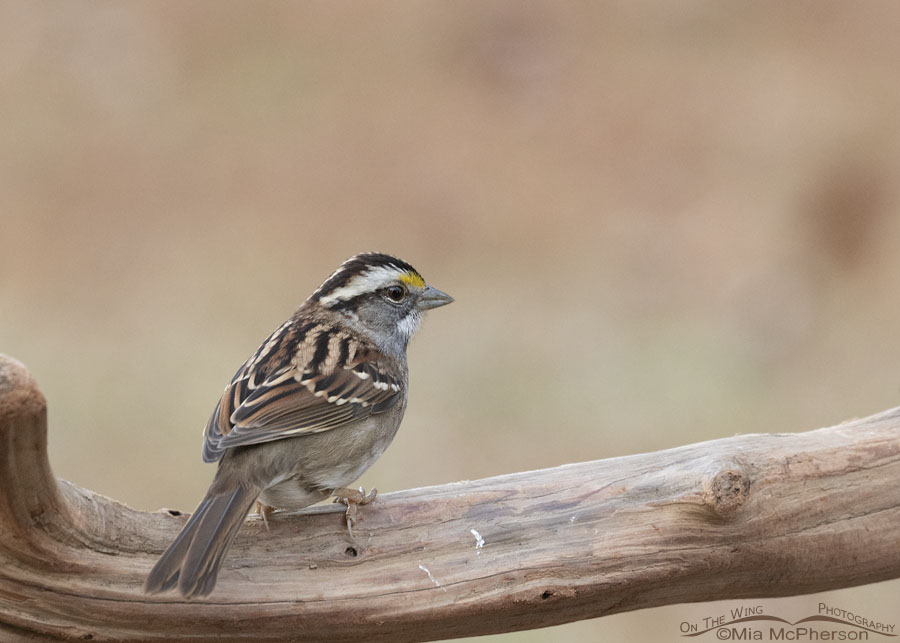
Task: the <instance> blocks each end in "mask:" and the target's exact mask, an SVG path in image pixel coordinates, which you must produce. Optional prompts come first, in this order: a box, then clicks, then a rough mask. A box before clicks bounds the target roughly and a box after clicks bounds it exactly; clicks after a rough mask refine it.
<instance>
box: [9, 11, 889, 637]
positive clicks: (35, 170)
mask: <svg viewBox="0 0 900 643" xmlns="http://www.w3.org/2000/svg"><path fill="white" fill-rule="evenodd" d="M898 28H900V4H897V3H893V2H871V3H840V2H800V3H782V2H760V3H746V4H743V5H737V4H728V3H721V2H712V1H691V2H680V3H670V2H652V1H642V2H631V3H622V4H607V3H585V4H578V3H559V2H543V3H542V2H528V3H516V2H492V3H483V2H478V1H467V2H453V3H442V2H382V3H377V4H376V3H347V2H338V3H330V2H329V3H324V2H323V3H296V4H289V3H272V2H262V3H249V2H247V3H236V2H225V3H223V2H209V1H203V2H194V3H181V2H132V3H113V2H90V3H88V2H65V3H49V2H5V3H3V4H0V88H2V89H0V236H2V249H0V351H2V352H5V353H8V354H11V355H13V356H15V357H17V358H18V359H20V360H22V361H24V362H25V363H26V364H27V365H28V366H29V368H30V369H31V370H32V372H33V373H34V374H35V376H36V377H37V379H38V381H39V383H40V385H41V386H42V388H43V390H44V392H45V393H46V395H47V397H48V399H49V404H50V420H51V433H50V455H51V460H52V464H53V467H54V469H55V471H56V473H57V474H58V475H60V476H61V477H64V478H66V479H68V480H71V481H73V482H75V483H77V484H79V485H82V486H85V487H89V488H91V489H94V490H96V491H99V492H102V493H104V494H107V495H109V496H112V497H115V498H117V499H119V500H122V501H124V502H126V503H128V504H130V505H132V506H135V507H139V508H142V509H157V508H159V507H161V506H168V507H177V508H180V509H183V510H190V509H192V508H193V506H194V504H195V503H196V502H197V501H198V500H199V498H200V497H201V495H202V494H203V492H204V490H205V488H206V485H207V484H208V482H209V480H210V478H211V477H212V474H213V467H211V466H205V465H203V464H202V463H201V460H200V433H201V429H202V427H203V426H204V425H205V422H206V419H207V416H208V414H209V413H210V412H211V411H212V409H213V406H214V405H215V402H216V399H217V397H218V395H219V393H220V392H221V390H222V387H223V386H224V385H225V384H226V383H227V380H228V379H229V377H230V376H231V375H232V373H233V372H234V370H235V369H236V368H237V366H238V365H239V364H240V363H241V362H242V361H243V360H244V359H245V358H246V357H247V356H248V355H249V354H250V353H251V351H253V350H254V349H255V348H256V346H257V345H258V343H259V342H260V341H261V340H262V339H263V338H264V337H265V336H266V335H267V334H268V333H269V332H270V331H271V330H272V329H273V328H274V327H275V326H276V325H278V324H279V323H280V322H281V321H283V319H285V318H286V317H287V316H288V315H289V314H290V312H291V311H292V310H293V309H294V307H295V306H296V305H297V304H299V303H300V302H301V301H302V300H303V299H304V298H305V297H306V296H307V295H308V294H310V293H311V292H312V290H313V289H314V288H315V287H316V286H317V285H318V284H319V283H320V282H321V281H322V280H323V279H324V278H325V277H326V276H328V274H330V272H331V271H332V270H333V269H334V268H335V267H336V266H337V265H338V263H339V262H340V261H342V260H343V259H345V258H346V257H347V256H349V255H351V254H353V253H356V252H359V251H363V250H380V251H385V252H390V253H394V254H397V255H398V256H400V257H402V258H404V259H406V260H408V261H410V262H411V263H412V264H413V265H415V266H416V267H417V268H418V269H419V270H420V271H421V272H422V273H423V274H424V275H425V277H426V279H428V280H429V281H431V282H432V283H434V284H435V285H436V286H438V287H439V288H442V289H444V290H446V291H448V292H450V293H452V294H453V295H454V296H455V297H456V299H457V301H456V303H455V304H453V306H450V307H449V308H446V309H441V310H440V311H436V312H434V313H432V314H431V315H430V316H429V318H428V320H427V322H426V324H425V326H424V328H423V330H422V332H421V333H420V335H419V336H418V337H417V339H416V340H415V341H414V342H413V345H412V346H411V348H410V363H411V372H412V378H413V380H412V381H413V388H412V393H411V400H410V406H409V411H408V413H407V416H406V420H405V421H404V425H403V427H402V429H401V431H400V433H399V434H398V437H397V439H396V441H395V442H394V444H393V446H392V447H391V449H390V450H389V451H388V452H387V454H386V455H385V456H384V457H383V458H382V460H381V461H380V462H379V463H378V464H377V465H376V466H375V467H374V468H373V469H372V470H371V471H370V472H369V473H367V474H366V476H365V477H364V479H363V480H362V483H364V484H366V485H367V486H369V485H376V486H377V487H378V488H379V489H381V490H383V491H389V490H396V489H401V488H407V487H414V486H420V485H428V484H435V483H441V482H448V481H453V480H461V479H472V478H478V477H482V476H489V475H493V474H499V473H505V472H511V471H517V470H526V469H532V468H539V467H549V466H553V465H558V464H562V463H565V462H572V461H581V460H586V459H595V458H605V457H610V456H617V455H622V454H628V453H636V452H642V451H650V450H656V449H663V448H667V447H672V446H675V445H681V444H686V443H690V442H695V441H700V440H709V439H714V438H720V437H725V436H730V435H734V434H736V433H745V432H761V431H797V430H803V429H809V428H815V427H819V426H825V425H831V424H835V423H838V422H840V421H842V420H845V419H848V418H851V417H854V416H862V415H866V414H869V413H872V412H876V411H879V410H882V409H885V408H888V407H891V406H895V405H897V404H898V402H900V368H898V360H900V332H898V329H900V297H898V286H900V252H898V243H897V242H898V239H900V181H898V177H900V71H898V70H900V38H898V37H897V34H898V32H900V31H898ZM835 597H837V598H835ZM816 600H818V598H817V597H804V598H796V599H790V600H787V601H768V602H764V603H765V604H766V605H769V606H772V607H771V611H778V610H780V611H781V613H784V614H794V615H795V617H796V618H800V617H801V616H805V615H807V614H801V612H808V611H809V609H808V608H810V607H813V606H814V605H815V601H816ZM830 600H831V601H832V602H833V603H836V604H839V605H842V606H844V607H845V608H847V609H851V610H852V609H856V610H867V611H868V612H871V614H869V616H871V617H873V618H875V617H878V618H880V619H881V620H890V618H891V617H894V618H895V620H896V621H900V583H898V582H894V583H884V584H880V585H874V586H869V587H864V588H856V589H850V590H844V591H842V592H837V593H834V594H832V595H831V596H830ZM792 601H793V602H792ZM726 605H727V604H726ZM711 609H712V608H711V607H710V606H676V607H668V608H661V609H659V610H653V611H652V612H640V613H634V614H626V615H620V616H614V617H609V618H605V619H598V620H594V621H588V622H582V623H577V624H572V625H567V626H562V627H559V628H551V629H547V630H542V631H535V632H527V633H521V634H514V635H505V636H501V637H495V638H494V639H492V640H498V641H509V642H513V641H515V642H517V643H521V642H526V641H527V642H538V641H541V642H543V641H558V640H568V641H597V640H628V641H661V640H673V641H674V640H677V639H679V638H680V636H679V634H680V633H679V632H678V624H679V623H680V621H681V620H684V619H685V618H687V617H688V616H689V615H702V614H707V613H708V612H709V611H710V610H711ZM648 617H650V618H648Z"/></svg>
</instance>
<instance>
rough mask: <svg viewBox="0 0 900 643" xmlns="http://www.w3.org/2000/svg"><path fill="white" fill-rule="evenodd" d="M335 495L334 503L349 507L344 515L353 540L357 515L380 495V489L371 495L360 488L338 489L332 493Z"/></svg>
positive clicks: (374, 490)
mask: <svg viewBox="0 0 900 643" xmlns="http://www.w3.org/2000/svg"><path fill="white" fill-rule="evenodd" d="M331 493H332V495H334V502H340V503H341V504H344V505H347V511H346V512H345V513H344V520H345V522H346V524H347V533H348V534H349V535H350V539H351V540H352V539H353V525H354V523H356V514H357V512H358V511H359V506H360V505H367V504H369V503H370V502H372V501H373V500H375V496H377V495H378V489H372V490H371V491H369V493H366V490H365V489H363V488H362V487H360V488H359V489H346V488H343V487H341V488H338V489H335V490H334V491H332V492H331Z"/></svg>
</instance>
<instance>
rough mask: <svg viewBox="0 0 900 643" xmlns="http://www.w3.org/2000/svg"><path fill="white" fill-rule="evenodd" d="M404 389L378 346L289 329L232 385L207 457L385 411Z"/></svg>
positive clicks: (216, 415)
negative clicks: (290, 357)
mask: <svg viewBox="0 0 900 643" xmlns="http://www.w3.org/2000/svg"><path fill="white" fill-rule="evenodd" d="M285 353H290V354H291V355H293V358H292V359H290V360H288V358H286V357H285ZM348 356H350V357H351V359H350V361H349V362H347V361H346V360H347V359H348ZM273 364H275V365H277V368H276V369H275V370H271V372H267V370H269V369H267V368H266V365H269V366H271V365H273ZM400 376H401V377H405V373H403V374H402V375H400ZM402 385H403V382H402V381H400V380H399V379H398V377H397V375H391V374H390V373H389V371H388V369H387V363H386V360H385V359H384V357H383V356H382V355H381V354H380V353H379V352H378V351H377V350H376V349H375V348H374V347H372V346H368V345H365V344H363V343H362V342H361V341H360V340H358V339H355V338H353V337H351V336H350V335H349V334H347V333H345V332H342V331H335V330H333V329H327V328H326V327H324V325H318V326H315V325H313V326H311V325H310V324H306V325H305V326H303V327H300V328H298V327H297V326H296V325H291V324H285V325H283V326H282V327H281V328H279V329H278V330H276V331H275V332H274V333H273V334H272V335H271V336H270V337H269V338H268V339H267V340H266V341H265V342H263V344H262V346H260V349H259V350H258V351H257V352H256V354H254V355H253V357H251V358H250V359H249V360H247V362H245V363H244V365H243V366H241V368H240V369H238V372H237V373H235V375H234V378H233V379H232V381H231V384H229V385H228V387H226V389H225V392H224V393H223V395H222V398H221V399H220V400H219V403H218V405H217V406H216V409H215V411H214V412H213V414H212V417H211V418H210V420H209V423H208V424H207V426H206V430H205V431H204V443H203V459H204V460H205V461H207V462H214V461H216V460H219V459H220V458H221V457H222V455H223V454H224V452H225V449H228V448H232V447H236V446H244V445H249V444H260V443H262V442H269V441H272V440H280V439H283V438H289V437H294V436H297V435H302V434H304V433H319V432H322V431H328V430H330V429H333V428H335V427H338V426H341V425H344V424H347V423H349V422H352V421H355V420H358V419H360V418H363V417H367V416H369V415H372V414H375V413H383V412H384V411H387V410H389V409H391V408H393V407H394V406H395V405H396V404H397V403H398V402H400V400H401V393H400V391H401V390H402Z"/></svg>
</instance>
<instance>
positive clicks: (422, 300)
mask: <svg viewBox="0 0 900 643" xmlns="http://www.w3.org/2000/svg"><path fill="white" fill-rule="evenodd" d="M452 301H453V297H451V296H450V295H448V294H447V293H445V292H441V291H440V290H438V289H437V288H435V287H433V286H425V292H423V293H422V296H421V297H419V303H418V304H417V306H418V308H419V310H431V309H432V308H437V307H438V306H446V305H447V304H449V303H451V302H452Z"/></svg>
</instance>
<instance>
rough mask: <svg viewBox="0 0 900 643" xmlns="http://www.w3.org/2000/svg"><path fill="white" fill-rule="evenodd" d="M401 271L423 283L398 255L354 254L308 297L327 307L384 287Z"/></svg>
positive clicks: (399, 274)
mask: <svg viewBox="0 0 900 643" xmlns="http://www.w3.org/2000/svg"><path fill="white" fill-rule="evenodd" d="M403 275H408V276H413V277H415V278H417V279H418V280H420V281H421V282H422V283H423V284H424V279H422V275H420V274H419V272H418V271H417V270H416V269H415V268H413V267H412V266H411V265H410V264H408V263H406V262H405V261H403V260H401V259H397V258H396V257H392V256H390V255H386V254H381V253H374V252H370V253H364V254H360V255H356V256H355V257H351V258H350V259H348V260H347V261H345V262H344V263H342V264H341V265H340V267H338V269H337V270H335V271H334V273H332V275H331V276H330V277H329V278H328V279H326V280H325V282H324V283H323V284H322V285H321V286H319V288H318V289H317V290H316V291H315V292H314V293H313V294H312V296H311V297H310V299H311V300H312V301H318V302H319V303H320V304H321V305H322V306H325V307H326V308H330V307H332V306H334V305H335V304H338V303H340V302H346V301H349V300H351V299H354V298H356V297H358V296H360V295H364V294H368V293H370V292H375V291H377V290H379V289H381V288H384V287H385V286H388V285H390V284H391V283H393V282H394V281H396V279H397V278H398V277H400V276H403Z"/></svg>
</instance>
